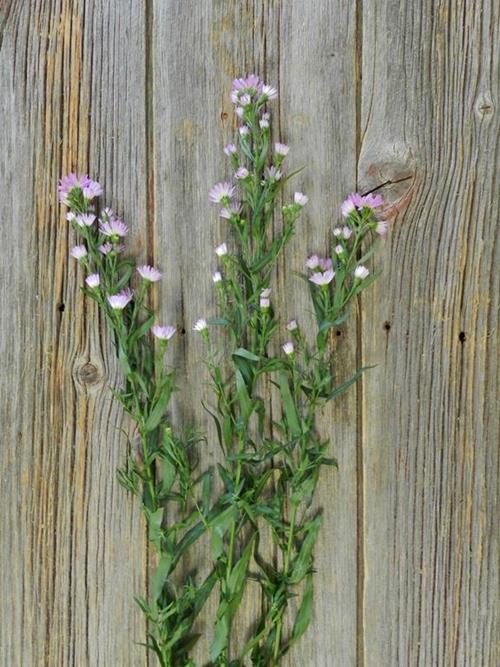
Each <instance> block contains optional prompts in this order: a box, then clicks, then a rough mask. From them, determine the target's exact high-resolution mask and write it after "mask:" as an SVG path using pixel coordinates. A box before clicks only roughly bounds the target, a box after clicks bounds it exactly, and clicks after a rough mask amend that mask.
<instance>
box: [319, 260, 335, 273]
mask: <svg viewBox="0 0 500 667" xmlns="http://www.w3.org/2000/svg"><path fill="white" fill-rule="evenodd" d="M319 268H320V269H321V270H322V271H329V270H330V269H331V268H333V262H332V260H331V259H330V258H329V257H326V258H325V259H323V258H320V259H319Z"/></svg>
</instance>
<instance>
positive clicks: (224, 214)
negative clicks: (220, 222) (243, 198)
mask: <svg viewBox="0 0 500 667" xmlns="http://www.w3.org/2000/svg"><path fill="white" fill-rule="evenodd" d="M240 213H241V204H240V203H239V202H233V203H232V204H229V206H224V208H221V210H220V212H219V215H220V217H221V218H225V219H226V220H231V218H234V217H237V216H239V214H240Z"/></svg>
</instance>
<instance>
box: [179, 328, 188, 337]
mask: <svg viewBox="0 0 500 667" xmlns="http://www.w3.org/2000/svg"><path fill="white" fill-rule="evenodd" d="M179 333H180V334H182V335H184V334H185V333H186V329H184V327H182V329H179Z"/></svg>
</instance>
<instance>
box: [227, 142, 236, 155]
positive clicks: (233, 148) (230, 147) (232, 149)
mask: <svg viewBox="0 0 500 667" xmlns="http://www.w3.org/2000/svg"><path fill="white" fill-rule="evenodd" d="M237 150H238V149H237V148H236V146H235V145H234V144H228V145H227V146H224V153H225V154H226V155H227V156H229V155H234V153H236V152H237Z"/></svg>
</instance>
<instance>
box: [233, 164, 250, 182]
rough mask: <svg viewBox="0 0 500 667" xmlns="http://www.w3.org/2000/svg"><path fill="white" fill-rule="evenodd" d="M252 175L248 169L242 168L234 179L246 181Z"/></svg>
mask: <svg viewBox="0 0 500 667" xmlns="http://www.w3.org/2000/svg"><path fill="white" fill-rule="evenodd" d="M249 175H250V173H249V171H248V169H247V168H246V167H240V168H239V169H238V170H237V172H236V173H235V175H234V177H235V178H237V179H238V180H241V181H242V180H244V179H245V178H248V177H249Z"/></svg>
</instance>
